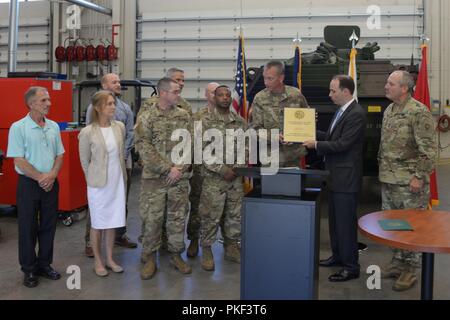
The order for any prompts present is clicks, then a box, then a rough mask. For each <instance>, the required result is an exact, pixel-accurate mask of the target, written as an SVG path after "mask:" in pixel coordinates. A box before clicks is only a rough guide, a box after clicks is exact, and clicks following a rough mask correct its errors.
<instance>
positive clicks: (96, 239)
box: [78, 90, 127, 277]
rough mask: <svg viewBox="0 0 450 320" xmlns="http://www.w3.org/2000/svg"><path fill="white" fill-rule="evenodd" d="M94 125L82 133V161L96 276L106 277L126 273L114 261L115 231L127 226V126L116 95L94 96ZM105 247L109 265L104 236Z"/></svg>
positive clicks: (80, 135)
mask: <svg viewBox="0 0 450 320" xmlns="http://www.w3.org/2000/svg"><path fill="white" fill-rule="evenodd" d="M92 106H93V108H92V115H91V118H92V123H91V124H90V125H88V126H87V127H85V128H84V129H83V130H81V132H80V134H79V136H78V139H79V148H80V161H81V166H82V167H83V171H84V174H85V177H86V182H87V186H88V187H87V195H88V204H89V210H90V214H91V223H92V226H91V231H90V232H91V242H92V250H93V252H94V257H95V266H94V271H95V273H96V274H97V275H98V276H100V277H104V276H107V275H108V271H107V270H106V269H107V268H108V269H111V270H112V271H113V272H123V268H122V267H121V266H119V265H118V264H117V263H116V262H115V261H114V260H113V248H114V236H115V228H118V227H123V226H124V225H125V190H126V188H125V186H126V178H127V175H126V171H125V153H124V141H125V127H124V125H123V123H121V122H119V121H115V120H113V119H114V114H115V109H116V106H115V100H114V95H113V94H112V93H111V92H109V91H105V90H102V91H99V92H97V93H95V94H94V96H93V97H92ZM103 233H104V238H105V242H106V243H105V245H106V263H104V262H103V259H102V255H101V247H102V235H103Z"/></svg>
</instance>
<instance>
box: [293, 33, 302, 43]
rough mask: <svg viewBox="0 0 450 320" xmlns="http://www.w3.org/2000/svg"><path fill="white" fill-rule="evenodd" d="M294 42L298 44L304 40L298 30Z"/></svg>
mask: <svg viewBox="0 0 450 320" xmlns="http://www.w3.org/2000/svg"><path fill="white" fill-rule="evenodd" d="M292 42H294V43H295V44H296V45H300V43H301V42H302V38H299V36H298V32H297V37H296V38H294V39H292Z"/></svg>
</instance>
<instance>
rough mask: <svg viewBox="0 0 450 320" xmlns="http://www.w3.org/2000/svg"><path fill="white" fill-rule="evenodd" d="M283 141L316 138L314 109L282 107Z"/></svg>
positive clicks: (300, 140) (301, 140)
mask: <svg viewBox="0 0 450 320" xmlns="http://www.w3.org/2000/svg"><path fill="white" fill-rule="evenodd" d="M283 136H284V141H285V142H304V141H308V140H316V109H312V108H284V127H283Z"/></svg>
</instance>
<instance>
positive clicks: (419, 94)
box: [413, 44, 439, 207]
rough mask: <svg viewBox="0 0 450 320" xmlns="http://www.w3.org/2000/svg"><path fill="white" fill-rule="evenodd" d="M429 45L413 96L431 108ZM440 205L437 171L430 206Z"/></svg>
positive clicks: (431, 191) (431, 180)
mask: <svg viewBox="0 0 450 320" xmlns="http://www.w3.org/2000/svg"><path fill="white" fill-rule="evenodd" d="M427 49H428V47H427V45H425V44H424V45H422V63H421V65H420V70H419V75H418V77H417V82H416V90H415V91H414V96H413V98H414V99H416V100H417V101H420V102H422V103H423V104H424V105H426V106H427V108H428V110H431V103H430V90H429V88H428V68H427ZM437 205H439V195H438V189H437V181H436V171H433V173H432V174H431V176H430V207H432V206H437Z"/></svg>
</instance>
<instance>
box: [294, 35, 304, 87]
mask: <svg viewBox="0 0 450 320" xmlns="http://www.w3.org/2000/svg"><path fill="white" fill-rule="evenodd" d="M292 42H294V48H295V55H297V50H298V59H297V57H295V58H294V66H295V64H296V63H298V68H297V69H298V70H297V74H295V75H294V76H295V79H294V81H295V80H297V81H296V82H297V88H298V89H299V90H300V91H302V48H301V47H300V44H301V42H302V39H301V38H300V37H299V36H298V32H297V37H296V38H294V39H293V40H292ZM294 68H295V67H294Z"/></svg>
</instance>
